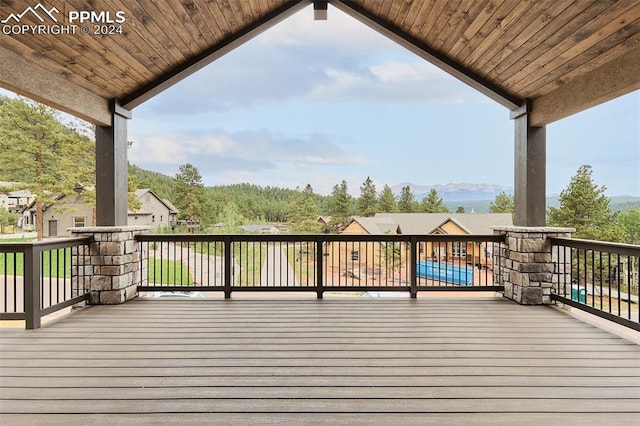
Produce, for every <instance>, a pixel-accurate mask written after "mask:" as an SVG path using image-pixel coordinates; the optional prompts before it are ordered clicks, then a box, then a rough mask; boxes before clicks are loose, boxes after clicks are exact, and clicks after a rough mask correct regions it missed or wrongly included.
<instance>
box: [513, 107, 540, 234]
mask: <svg viewBox="0 0 640 426" xmlns="http://www.w3.org/2000/svg"><path fill="white" fill-rule="evenodd" d="M529 116H530V108H529V104H528V103H527V104H526V105H525V106H523V107H521V108H519V109H517V110H514V111H512V112H511V118H512V119H513V120H514V122H515V149H514V151H515V158H514V161H515V173H514V177H515V218H514V222H515V225H516V226H545V223H546V194H545V192H546V161H547V156H546V152H547V149H546V147H547V141H546V128H545V127H544V126H543V127H534V126H531V124H530V117H529Z"/></svg>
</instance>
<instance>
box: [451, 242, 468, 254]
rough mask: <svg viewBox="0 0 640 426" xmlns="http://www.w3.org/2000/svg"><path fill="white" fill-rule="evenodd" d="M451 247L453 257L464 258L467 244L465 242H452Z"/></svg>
mask: <svg viewBox="0 0 640 426" xmlns="http://www.w3.org/2000/svg"><path fill="white" fill-rule="evenodd" d="M452 246H453V247H451V254H452V255H453V257H460V258H466V257H467V244H466V243H461V242H457V243H453V244H452Z"/></svg>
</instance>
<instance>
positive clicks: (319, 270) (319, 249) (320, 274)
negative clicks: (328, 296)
mask: <svg viewBox="0 0 640 426" xmlns="http://www.w3.org/2000/svg"><path fill="white" fill-rule="evenodd" d="M323 244H324V243H323V241H322V238H318V239H317V240H316V294H317V298H318V299H322V297H323V295H324V290H322V286H323V284H324V246H323Z"/></svg>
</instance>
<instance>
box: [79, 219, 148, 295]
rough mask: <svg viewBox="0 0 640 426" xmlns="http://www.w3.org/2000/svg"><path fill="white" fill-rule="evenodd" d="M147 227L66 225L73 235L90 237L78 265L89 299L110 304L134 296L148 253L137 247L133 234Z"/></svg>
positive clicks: (144, 272) (142, 279)
mask: <svg viewBox="0 0 640 426" xmlns="http://www.w3.org/2000/svg"><path fill="white" fill-rule="evenodd" d="M148 229H149V228H148V227H146V226H96V227H87V228H71V229H70V231H71V233H72V234H73V235H74V236H77V237H87V236H88V237H93V241H92V242H91V244H90V248H89V256H86V257H85V259H86V260H85V264H84V265H79V266H78V267H79V271H82V272H84V275H85V289H87V288H88V289H89V290H90V292H91V299H90V302H89V303H91V304H93V305H114V304H120V303H124V302H126V301H127V300H130V299H133V298H134V297H137V295H138V285H146V283H147V270H146V266H147V262H146V259H147V255H148V254H147V253H146V251H142V250H141V248H140V244H138V242H136V241H135V236H136V235H138V234H141V233H144V232H146V231H147V230H148ZM73 273H76V271H74V272H73ZM73 273H72V274H73ZM72 278H73V277H72Z"/></svg>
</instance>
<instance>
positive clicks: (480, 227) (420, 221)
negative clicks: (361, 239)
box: [353, 213, 513, 235]
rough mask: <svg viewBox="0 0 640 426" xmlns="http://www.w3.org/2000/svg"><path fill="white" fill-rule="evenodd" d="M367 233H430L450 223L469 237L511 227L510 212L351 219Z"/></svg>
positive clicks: (387, 214) (416, 214)
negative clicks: (502, 227) (495, 228)
mask: <svg viewBox="0 0 640 426" xmlns="http://www.w3.org/2000/svg"><path fill="white" fill-rule="evenodd" d="M353 220H354V221H356V222H357V223H359V224H360V225H361V226H362V227H363V228H364V229H365V230H366V231H367V232H368V233H369V234H372V235H380V234H389V233H391V234H396V233H398V234H412V235H425V234H433V233H434V232H435V231H436V230H440V232H445V231H444V230H443V229H442V226H444V225H445V224H446V223H447V222H449V221H452V222H454V223H455V224H456V225H458V226H459V227H460V228H462V229H463V230H465V231H466V232H467V233H469V234H475V235H488V234H492V233H493V227H495V226H510V225H513V219H512V216H511V213H376V215H375V216H373V217H354V218H353Z"/></svg>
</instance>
